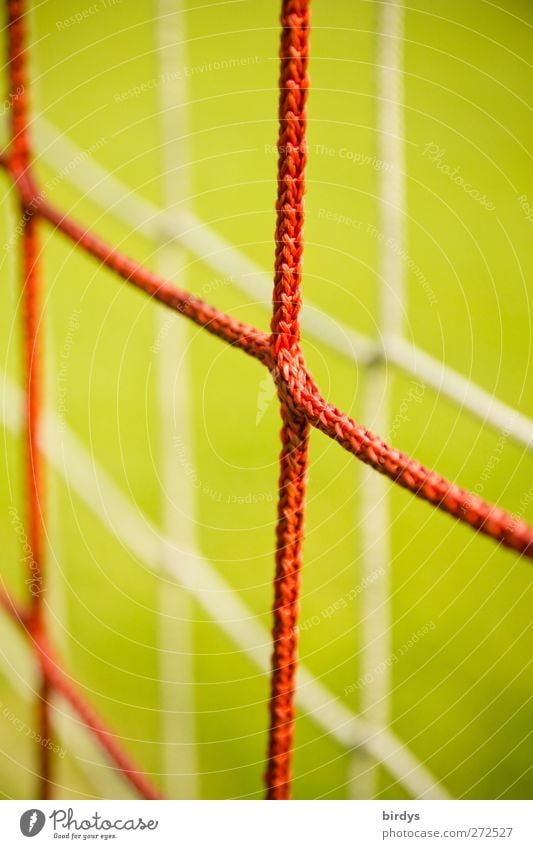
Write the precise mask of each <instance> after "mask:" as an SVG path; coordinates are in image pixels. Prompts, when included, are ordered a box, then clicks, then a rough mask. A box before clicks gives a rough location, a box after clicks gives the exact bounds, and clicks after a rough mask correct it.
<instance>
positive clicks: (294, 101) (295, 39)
mask: <svg viewBox="0 0 533 849" xmlns="http://www.w3.org/2000/svg"><path fill="white" fill-rule="evenodd" d="M281 25H282V36H281V49H280V59H281V73H280V81H279V86H280V100H279V137H278V154H279V158H278V198H277V203H276V210H277V225H276V259H275V275H274V293H273V317H272V323H271V330H272V337H271V343H272V349H273V353H274V356H275V360H276V367H277V369H278V370H279V372H280V373H281V374H282V375H283V377H284V379H285V380H286V381H288V382H289V384H294V383H295V382H297V381H299V380H303V379H304V371H303V367H304V363H303V360H302V357H301V355H300V353H299V340H300V327H299V311H300V304H301V295H300V286H301V279H302V253H303V219H304V210H303V197H304V190H305V183H304V176H305V163H306V154H307V151H306V141H305V128H306V113H305V104H306V97H307V87H308V77H307V61H308V56H309V2H308V0H284V2H283V6H282V13H281ZM300 370H301V371H300ZM280 401H281V417H282V421H283V427H282V430H281V443H282V448H281V456H280V477H279V501H278V524H277V529H276V540H277V547H276V576H275V581H274V609H273V616H274V627H273V632H272V633H273V640H274V651H273V656H272V678H271V697H270V731H269V744H268V764H267V771H266V776H265V782H266V788H267V798H268V799H288V798H290V792H291V787H290V785H291V777H292V775H291V762H292V750H293V741H294V720H295V690H296V669H297V664H298V632H297V621H298V606H299V595H300V580H301V567H302V544H303V525H304V511H305V489H306V477H307V466H308V446H309V424H308V423H307V421H306V420H305V419H303V418H301V417H300V416H299V415H298V414H297V413H296V412H295V411H294V409H293V408H292V407H290V406H289V405H288V404H287V403H286V401H285V400H284V398H283V397H282V396H281V395H280Z"/></svg>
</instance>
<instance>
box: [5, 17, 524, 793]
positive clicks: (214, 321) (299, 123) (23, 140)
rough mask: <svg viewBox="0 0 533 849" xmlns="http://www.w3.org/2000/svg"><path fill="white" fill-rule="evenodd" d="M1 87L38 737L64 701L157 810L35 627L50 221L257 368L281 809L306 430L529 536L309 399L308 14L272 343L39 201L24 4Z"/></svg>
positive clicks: (282, 82) (43, 768)
mask: <svg viewBox="0 0 533 849" xmlns="http://www.w3.org/2000/svg"><path fill="white" fill-rule="evenodd" d="M7 18H8V29H7V32H8V77H9V102H10V104H11V109H10V117H11V130H10V144H9V146H8V149H7V151H6V152H4V153H3V154H2V156H1V157H0V163H1V164H2V166H3V168H4V169H5V170H6V172H7V173H8V174H9V175H10V177H11V178H12V182H13V187H14V189H15V192H16V194H17V198H18V203H19V207H20V214H21V221H22V226H21V232H20V248H21V256H22V262H21V269H20V285H21V294H22V314H23V329H24V373H25V390H26V417H25V421H26V437H25V444H26V461H25V468H26V504H27V519H26V523H27V536H28V540H29V544H30V546H31V550H32V563H31V576H30V577H31V590H32V591H31V595H30V598H29V599H27V600H24V601H22V602H20V603H19V602H17V601H15V600H14V599H13V598H12V597H11V596H10V595H9V594H8V593H7V592H6V591H5V589H2V590H0V603H1V604H2V606H3V609H4V611H5V612H6V613H7V614H8V615H9V616H10V617H11V618H12V619H13V620H15V621H16V622H17V623H18V624H19V626H20V628H21V629H22V630H23V632H24V633H25V635H26V637H27V640H28V642H29V645H30V647H31V649H32V651H33V652H34V654H35V657H36V659H37V661H38V665H39V670H40V689H39V693H38V710H39V722H40V734H41V737H42V739H49V737H50V733H51V727H50V726H51V723H50V718H51V717H50V714H51V708H50V698H51V695H52V694H53V693H58V694H60V695H62V696H63V697H64V698H65V699H66V700H67V702H68V703H69V704H70V705H71V707H72V708H73V709H74V711H75V712H76V714H77V715H78V717H79V718H80V720H81V721H82V722H83V723H84V724H85V726H86V727H87V729H89V731H90V732H91V733H92V734H93V735H94V736H95V738H96V739H97V740H98V741H99V743H100V744H101V746H102V747H103V748H104V750H105V751H106V753H107V755H108V756H109V758H110V760H111V761H112V763H113V764H114V765H115V767H116V768H117V769H118V770H119V771H120V773H121V774H122V775H123V776H124V778H125V779H126V780H127V781H129V782H130V784H131V785H132V786H133V787H134V788H135V790H136V791H137V792H138V794H139V795H140V796H141V797H144V798H149V799H155V798H161V793H160V791H159V790H158V788H157V787H156V786H155V785H154V784H153V783H152V781H151V779H150V778H149V777H148V776H147V774H146V773H145V772H144V771H143V769H142V767H140V766H139V765H137V764H136V763H135V762H134V761H133V760H132V758H131V757H130V756H129V755H128V753H127V751H126V750H125V748H124V747H123V746H122V744H121V743H120V742H119V738H118V736H117V735H116V734H115V733H114V732H113V730H112V729H111V728H110V727H109V726H108V725H107V723H106V722H105V721H104V719H103V718H102V717H101V716H99V715H98V713H97V712H96V711H95V710H94V709H93V707H92V705H91V704H90V703H89V702H88V701H87V700H86V699H85V698H84V697H83V695H82V694H81V692H80V691H79V689H78V687H77V685H75V684H74V683H73V681H72V679H71V678H70V677H69V674H68V671H67V670H66V668H65V667H64V665H63V663H62V662H61V660H60V658H59V657H58V655H57V653H56V650H55V648H54V646H53V645H52V642H51V639H50V636H49V632H48V628H47V623H46V621H45V617H44V607H43V598H44V595H43V593H44V591H45V589H46V586H45V585H46V581H45V577H46V576H45V574H44V572H43V540H44V531H45V526H46V525H45V522H46V509H45V503H44V498H43V462H42V457H41V453H40V449H39V447H38V434H39V428H40V423H41V415H42V403H41V394H42V388H41V387H42V380H41V371H42V353H41V349H40V336H41V332H40V330H39V320H40V304H41V277H40V266H41V259H40V250H39V225H40V223H41V222H48V223H49V224H51V225H52V226H53V227H54V228H55V229H56V230H58V231H60V232H61V233H63V234H64V236H65V237H67V238H68V239H70V240H71V242H72V243H74V244H75V245H76V246H77V247H78V248H79V249H80V250H82V251H85V252H86V253H88V254H90V255H92V256H93V257H94V258H96V259H97V260H99V261H100V262H101V263H103V264H104V265H105V266H107V267H108V268H110V269H111V270H112V271H114V272H115V273H116V274H117V275H118V276H119V277H121V278H122V279H123V280H125V281H126V282H128V283H130V284H131V285H134V286H137V287H138V288H140V289H142V290H143V291H144V292H145V293H146V294H147V295H148V296H150V297H152V298H156V299H157V300H159V301H161V302H162V303H164V304H165V305H166V306H168V307H169V308H171V309H173V310H175V311H177V312H179V313H182V314H183V315H185V316H187V318H189V319H190V320H191V321H193V322H195V323H196V324H198V325H199V326H201V327H203V328H204V329H205V330H207V331H208V332H209V333H212V334H213V335H215V336H217V337H219V338H220V339H222V340H223V341H225V342H227V343H228V344H229V345H231V346H232V347H235V348H240V349H241V350H242V351H244V352H245V353H246V354H249V355H250V356H252V357H254V358H255V359H257V360H259V361H260V362H261V363H262V364H263V365H265V366H266V367H267V369H268V370H269V371H270V374H271V376H272V380H273V381H274V383H275V386H276V389H277V393H278V396H279V403H280V411H281V418H282V429H281V446H282V447H281V454H280V475H279V500H278V520H277V531H276V533H277V546H276V572H275V579H274V606H273V620H274V624H273V654H272V672H271V694H270V729H269V744H268V758H267V768H266V772H265V785H266V794H267V798H270V799H286V798H289V797H290V787H291V753H292V748H293V735H294V721H295V688H296V684H295V677H296V669H297V651H298V630H297V620H298V599H299V588H300V574H301V568H302V545H303V539H304V516H305V487H306V476H307V468H308V447H309V436H310V431H311V429H312V428H316V429H318V430H320V431H322V432H323V433H324V434H326V435H327V436H329V437H330V438H331V439H333V440H334V441H336V442H337V443H338V444H339V445H340V446H341V447H342V448H344V449H345V450H346V451H348V452H350V453H351V454H354V455H355V456H356V457H357V458H358V459H359V460H361V461H362V462H363V463H365V464H367V465H368V466H370V467H372V468H373V469H374V470H376V472H378V473H380V474H382V475H385V476H386V477H388V478H389V479H390V480H392V481H393V482H394V483H396V484H398V485H400V486H402V487H404V488H406V489H408V490H409V491H410V492H411V493H413V495H416V496H417V497H418V498H421V499H424V500H425V501H428V502H429V503H430V504H431V505H433V506H434V507H436V508H438V509H440V510H443V511H445V512H447V513H449V514H451V516H453V517H454V518H455V519H456V520H459V521H460V522H463V523H465V524H467V525H470V526H471V527H472V528H473V529H474V530H476V531H478V532H479V533H482V534H485V535H486V536H489V537H491V538H492V539H493V540H494V541H495V542H496V543H499V544H501V545H503V546H506V547H508V548H511V549H514V550H515V551H516V552H519V553H520V554H522V555H524V556H527V557H530V558H531V557H533V528H531V527H530V526H529V525H528V524H526V523H525V522H524V521H522V520H521V519H519V518H517V517H515V516H512V515H511V514H509V513H508V512H506V511H505V510H503V509H501V508H499V507H496V506H493V505H491V504H489V503H487V502H485V501H484V500H483V499H481V498H479V497H478V496H477V495H474V494H472V493H470V492H469V491H467V490H465V489H462V488H461V487H459V486H457V485H455V484H453V483H451V482H449V481H447V480H446V479H445V478H443V477H441V476H440V475H439V474H437V472H435V471H432V470H430V469H427V468H425V467H424V466H423V465H421V464H420V463H418V462H416V461H415V460H412V459H410V458H409V457H407V456H406V455H405V454H403V453H402V452H400V451H398V450H396V449H394V448H391V447H390V446H389V445H387V444H386V443H385V442H384V441H383V440H381V439H380V438H379V437H377V436H375V435H373V434H372V433H371V432H369V431H368V430H367V429H366V428H364V427H363V426H362V425H359V424H357V423H356V422H354V421H353V420H352V419H350V418H349V417H348V416H347V415H345V414H344V413H343V412H342V411H340V410H339V409H337V408H336V407H335V406H333V405H332V404H329V403H328V402H327V401H326V400H325V399H324V398H323V397H322V395H321V393H320V391H319V389H318V387H317V386H316V384H315V382H314V380H313V378H312V376H311V374H310V373H309V370H308V369H307V367H306V363H305V359H304V356H303V353H302V350H301V347H300V316H299V314H300V306H301V282H302V254H303V219H304V213H303V198H304V188H305V183H304V177H305V165H306V157H307V147H306V96H307V90H308V85H309V79H308V74H307V65H308V57H309V2H308V0H283V3H282V12H281V25H282V34H281V47H280V78H279V88H280V98H279V137H278V154H279V158H278V195H277V204H276V210H277V226H276V235H275V248H276V249H275V274H274V291H273V299H272V304H273V317H272V322H271V332H270V333H267V332H265V331H262V330H260V329H258V328H256V327H252V326H250V325H247V324H244V323H242V322H239V321H236V320H235V319H234V318H232V317H231V316H230V315H227V314H225V313H223V312H220V311H219V310H217V309H216V308H215V307H213V306H210V305H209V304H207V303H205V302H204V301H203V300H201V299H199V298H197V297H195V296H194V295H192V294H189V293H188V292H186V291H184V290H182V289H180V288H178V287H176V286H175V285H174V284H172V283H170V282H169V281H167V280H165V279H163V278H162V277H160V276H158V275H156V274H154V273H152V272H151V271H150V270H149V269H147V268H145V267H144V266H143V265H141V264H139V263H137V262H135V261H133V260H131V259H129V258H128V257H127V256H125V255H124V254H123V253H121V252H120V251H119V250H117V249H115V248H114V247H113V246H111V245H109V244H107V243H106V242H105V241H104V240H103V239H101V238H99V237H98V236H96V235H95V234H93V233H92V232H91V231H90V230H88V229H87V228H86V227H84V226H82V225H80V224H78V223H77V222H76V221H75V220H73V219H72V218H71V217H70V216H67V215H65V214H63V212H62V211H61V210H60V209H58V208H56V207H55V206H54V205H53V204H52V203H51V202H50V201H49V200H48V198H47V197H45V196H44V194H43V193H42V192H41V191H40V189H39V185H38V183H37V182H36V180H35V178H34V175H33V170H32V151H31V143H30V134H29V131H28V124H29V116H30V100H29V90H30V88H29V80H28V72H27V61H26V59H27V57H26V44H25V28H26V24H25V4H24V2H22V0H8V1H7ZM39 749H40V768H39V775H40V787H39V795H40V796H41V797H42V798H49V797H50V795H51V788H52V777H51V774H50V768H51V759H50V750H49V749H48V748H47V747H46V746H40V747H39Z"/></svg>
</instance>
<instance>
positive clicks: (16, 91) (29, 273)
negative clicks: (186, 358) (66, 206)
mask: <svg viewBox="0 0 533 849" xmlns="http://www.w3.org/2000/svg"><path fill="white" fill-rule="evenodd" d="M8 60H9V86H10V92H9V94H10V101H11V163H12V164H13V166H14V167H15V168H17V170H19V171H20V172H21V173H25V172H26V171H27V170H28V169H29V166H30V157H31V153H30V140H29V134H28V114H29V104H28V85H27V69H26V59H25V27H24V18H23V8H22V3H21V2H11V3H9V4H8ZM19 200H20V213H21V216H22V221H23V230H22V239H21V248H22V312H23V324H24V334H23V335H24V375H25V384H26V416H25V419H26V494H27V499H26V502H27V508H26V509H27V513H28V515H27V528H28V540H29V544H30V548H31V554H32V556H31V559H30V565H29V575H28V586H29V587H30V590H31V593H32V597H31V602H30V610H31V613H30V616H31V618H32V619H33V620H34V621H35V622H36V623H41V622H42V618H43V595H42V594H43V538H44V535H43V524H42V515H43V509H44V508H43V472H42V459H41V454H40V451H39V447H38V444H37V443H38V434H39V426H40V421H41V406H42V405H41V374H40V365H41V357H40V351H39V334H38V325H39V310H40V304H39V301H40V291H41V274H40V267H39V263H38V255H39V240H38V236H37V225H36V221H35V219H34V218H33V217H32V216H31V215H29V214H28V211H27V209H26V205H25V203H24V199H23V198H22V196H19ZM49 695H50V693H49V686H48V682H47V680H46V677H45V676H43V677H42V680H41V683H40V686H39V697H38V703H37V722H38V727H39V732H40V735H41V739H42V740H47V739H49V732H50V702H49ZM39 761H40V770H39V772H40V796H41V798H43V799H48V798H50V750H49V749H48V747H47V746H41V747H40V752H39Z"/></svg>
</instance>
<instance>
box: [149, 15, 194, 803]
mask: <svg viewBox="0 0 533 849" xmlns="http://www.w3.org/2000/svg"><path fill="white" fill-rule="evenodd" d="M155 8H156V41H157V48H158V64H159V71H160V76H159V84H158V86H157V92H158V98H159V107H160V110H161V117H160V130H161V132H160V140H161V157H160V161H161V164H162V172H163V198H162V200H163V205H164V207H165V209H167V210H168V209H173V208H174V206H175V205H176V204H179V203H180V201H183V199H184V198H186V197H187V194H188V189H189V185H188V182H189V181H188V174H187V168H186V167H184V165H185V164H186V163H187V162H188V149H187V148H188V145H187V138H186V137H187V129H188V128H187V120H186V112H187V94H188V93H187V86H186V84H185V78H184V73H183V70H184V67H185V58H186V48H185V43H184V42H185V26H184V13H185V4H184V2H183V0H157V2H156V5H155ZM185 265H186V256H185V252H184V251H183V248H181V247H180V246H179V245H178V244H177V243H176V242H169V241H168V236H166V237H165V236H162V243H161V247H160V250H159V251H158V261H157V270H158V271H159V272H160V273H161V274H162V275H163V276H165V277H167V278H169V279H173V278H175V276H176V274H179V275H180V283H181V284H182V285H183V282H184V281H183V270H184V266H185ZM155 330H156V343H155V346H156V348H157V354H156V356H157V373H158V378H157V382H158V411H159V415H160V417H161V429H160V443H161V480H162V485H163V492H162V499H163V514H162V524H163V536H167V537H168V539H170V540H171V541H172V543H173V544H175V546H176V549H177V550H178V551H180V550H181V551H183V550H188V549H190V548H191V547H193V546H194V545H195V542H196V539H195V537H196V522H195V492H194V490H193V488H192V486H191V482H190V479H189V477H188V476H187V475H186V474H185V473H184V471H183V468H181V467H180V464H179V461H178V450H179V449H181V451H185V452H186V453H187V455H188V456H191V454H192V439H191V421H190V415H191V394H190V364H189V359H188V356H187V346H188V343H189V333H188V328H187V326H186V322H184V321H182V320H181V316H176V315H175V314H172V313H170V311H169V310H165V309H164V308H161V307H159V306H158V308H157V310H156V328H155ZM178 446H179V448H178ZM162 545H163V544H162ZM162 558H164V552H163V553H162ZM159 612H160V618H159V654H160V663H159V674H160V680H161V684H160V692H161V724H162V734H161V739H162V744H163V756H162V759H161V763H162V772H163V782H164V790H165V792H166V794H167V795H168V796H169V797H171V798H175V799H194V798H197V797H198V781H197V772H198V770H197V760H196V748H195V727H194V688H193V687H194V685H193V681H194V669H193V663H192V657H193V654H192V653H193V633H192V631H193V629H192V619H193V607H192V603H191V598H190V596H189V594H188V593H187V591H186V590H185V589H184V588H183V587H181V586H179V585H178V584H174V583H170V582H168V581H161V582H160V591H159Z"/></svg>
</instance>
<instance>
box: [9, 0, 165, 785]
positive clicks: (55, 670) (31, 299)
mask: <svg viewBox="0 0 533 849" xmlns="http://www.w3.org/2000/svg"><path fill="white" fill-rule="evenodd" d="M23 7H24V4H23V2H22V0H8V3H7V11H8V67H9V85H10V102H11V146H10V151H9V156H8V157H7V158H6V157H2V161H3V163H4V164H7V166H8V168H9V170H10V172H11V173H12V175H13V177H14V179H15V185H16V187H17V188H18V194H19V204H20V212H21V217H22V223H23V227H22V238H21V249H22V274H21V277H22V312H23V325H24V374H25V384H26V416H25V420H26V464H25V467H26V495H27V498H26V501H27V534H28V540H29V544H30V548H31V554H32V556H31V559H30V566H29V575H28V585H29V587H30V590H31V599H30V601H29V605H28V610H27V612H25V613H24V615H23V619H22V614H21V613H20V611H18V609H17V608H16V607H15V605H14V604H13V603H12V602H11V600H10V599H9V597H8V596H6V595H5V594H4V593H2V598H1V603H2V605H3V606H4V608H5V609H6V610H7V611H8V612H10V613H11V614H12V615H13V617H14V618H15V619H17V620H18V621H19V622H22V621H24V623H26V626H27V629H28V633H31V634H32V635H34V636H35V642H34V648H35V650H36V652H37V654H38V657H39V660H40V666H41V681H40V684H39V691H38V695H37V703H36V708H37V721H38V727H39V733H40V737H41V740H49V739H50V732H51V722H50V696H51V693H52V689H53V688H55V689H56V690H58V691H59V692H62V693H63V695H64V696H65V698H67V699H68V700H69V701H70V702H71V704H72V705H73V707H74V708H75V709H76V710H77V711H78V713H79V714H80V716H82V718H83V720H84V722H85V724H86V725H87V726H88V727H89V728H90V729H91V730H92V731H93V733H94V734H95V736H96V737H97V738H98V739H99V740H100V742H101V743H102V745H103V746H104V748H105V749H106V751H107V752H108V754H109V755H110V757H111V758H112V759H113V760H114V762H115V763H116V764H117V766H118V767H119V769H121V771H122V772H123V773H124V775H125V776H126V778H128V780H129V781H130V782H131V783H132V784H133V785H134V786H135V787H136V789H137V790H138V791H139V792H140V793H141V795H144V796H146V797H147V798H159V794H158V792H157V790H155V788H153V786H152V785H151V783H150V782H149V781H148V780H146V779H145V778H144V777H143V776H142V774H141V773H140V772H139V770H138V769H137V768H136V766H135V765H134V764H133V762H132V761H131V760H130V759H129V757H128V756H127V755H126V754H125V753H124V752H123V751H122V749H121V747H120V746H119V745H118V743H116V742H115V741H114V740H113V739H112V738H111V736H110V735H111V732H110V731H109V730H108V729H107V727H106V726H105V724H104V723H103V722H102V721H101V720H100V719H99V718H98V717H97V715H96V714H95V713H94V712H92V710H91V709H90V708H89V707H87V706H86V704H85V702H84V701H83V699H82V698H81V696H80V695H79V694H78V693H77V691H76V689H75V688H74V687H73V686H72V685H71V684H70V682H69V681H68V679H67V677H66V675H65V673H64V672H63V671H62V670H61V669H60V668H59V667H58V666H57V664H56V663H52V661H51V659H50V658H51V653H50V651H49V650H48V648H47V638H46V630H45V628H46V626H45V622H44V606H43V598H44V596H43V593H44V589H45V587H44V580H43V549H44V545H43V540H44V526H43V518H44V505H43V464H42V457H41V453H40V451H39V446H38V439H39V428H40V423H41V412H42V403H41V394H42V393H41V373H40V368H41V353H40V346H39V333H38V326H39V317H40V292H41V275H40V264H39V240H38V234H37V216H36V214H35V213H36V211H37V209H38V206H39V200H40V196H39V194H38V193H37V192H36V191H34V189H33V180H32V177H31V170H30V169H31V147H30V140H29V133H28V114H29V104H28V85H27V67H26V57H25V26H24V15H23V12H24V8H23ZM50 756H51V751H50V749H49V748H48V746H43V745H40V748H39V792H40V797H41V798H43V799H48V798H50V795H51V789H52V781H51V757H50Z"/></svg>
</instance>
